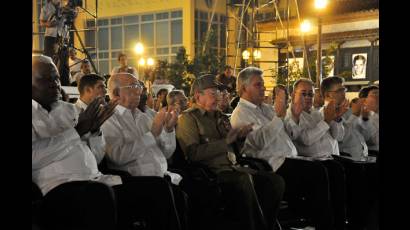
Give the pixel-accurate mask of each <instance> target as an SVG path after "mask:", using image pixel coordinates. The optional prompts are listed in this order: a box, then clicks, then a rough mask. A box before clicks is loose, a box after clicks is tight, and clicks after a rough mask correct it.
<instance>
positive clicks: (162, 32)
mask: <svg viewBox="0 0 410 230" xmlns="http://www.w3.org/2000/svg"><path fill="white" fill-rule="evenodd" d="M156 24H157V25H156V30H157V32H156V38H157V41H156V45H157V46H163V45H169V26H168V21H163V22H162V21H161V22H157V23H156Z"/></svg>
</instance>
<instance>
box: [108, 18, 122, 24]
mask: <svg viewBox="0 0 410 230" xmlns="http://www.w3.org/2000/svg"><path fill="white" fill-rule="evenodd" d="M121 24H122V18H112V19H111V25H121Z"/></svg>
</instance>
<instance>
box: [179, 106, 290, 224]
mask: <svg viewBox="0 0 410 230" xmlns="http://www.w3.org/2000/svg"><path fill="white" fill-rule="evenodd" d="M229 129H230V123H229V119H228V117H227V116H226V115H225V114H223V113H222V112H220V111H213V112H208V111H205V110H204V109H202V108H201V107H200V106H198V105H195V104H194V105H193V107H192V108H190V109H188V110H186V111H184V112H183V113H182V115H181V116H180V117H179V120H178V125H177V130H176V136H177V140H178V142H179V144H180V146H181V149H182V151H183V152H184V153H185V155H186V156H187V157H188V159H189V160H191V161H194V162H200V163H202V164H204V165H207V166H208V167H209V168H210V169H211V170H212V171H213V172H215V173H216V174H217V181H218V183H219V184H220V186H221V189H222V192H223V194H224V197H225V199H226V200H227V201H228V205H229V204H230V205H232V206H233V207H234V208H233V210H236V211H237V213H236V215H237V217H238V220H240V221H241V225H240V226H241V227H242V228H241V229H244V230H245V229H246V230H263V229H269V230H272V229H273V226H274V222H275V219H276V216H277V213H278V210H279V204H280V201H281V200H282V196H283V192H284V182H283V179H282V178H281V177H280V176H278V175H276V174H274V173H273V172H259V171H256V170H252V169H249V168H244V167H241V166H237V165H234V160H232V159H231V160H230V159H229V158H228V152H230V151H232V150H231V147H230V146H228V145H227V144H226V142H225V138H226V135H227V133H228V131H229Z"/></svg>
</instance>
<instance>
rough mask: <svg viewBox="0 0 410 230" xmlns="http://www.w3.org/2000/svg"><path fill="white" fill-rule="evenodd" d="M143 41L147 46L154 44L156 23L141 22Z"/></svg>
mask: <svg viewBox="0 0 410 230" xmlns="http://www.w3.org/2000/svg"><path fill="white" fill-rule="evenodd" d="M141 41H142V43H143V44H144V45H145V46H147V47H149V46H154V23H144V24H141Z"/></svg>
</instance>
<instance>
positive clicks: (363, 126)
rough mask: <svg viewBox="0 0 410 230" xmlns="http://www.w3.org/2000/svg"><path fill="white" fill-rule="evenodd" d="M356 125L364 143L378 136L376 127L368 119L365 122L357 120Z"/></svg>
mask: <svg viewBox="0 0 410 230" xmlns="http://www.w3.org/2000/svg"><path fill="white" fill-rule="evenodd" d="M357 124H358V128H359V132H360V133H361V134H362V135H363V137H364V139H365V140H366V141H371V140H372V139H374V137H375V136H376V135H378V132H377V131H378V129H377V127H376V125H375V124H374V123H373V122H372V121H371V120H370V119H369V120H367V121H364V120H363V119H359V120H358V122H357Z"/></svg>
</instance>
